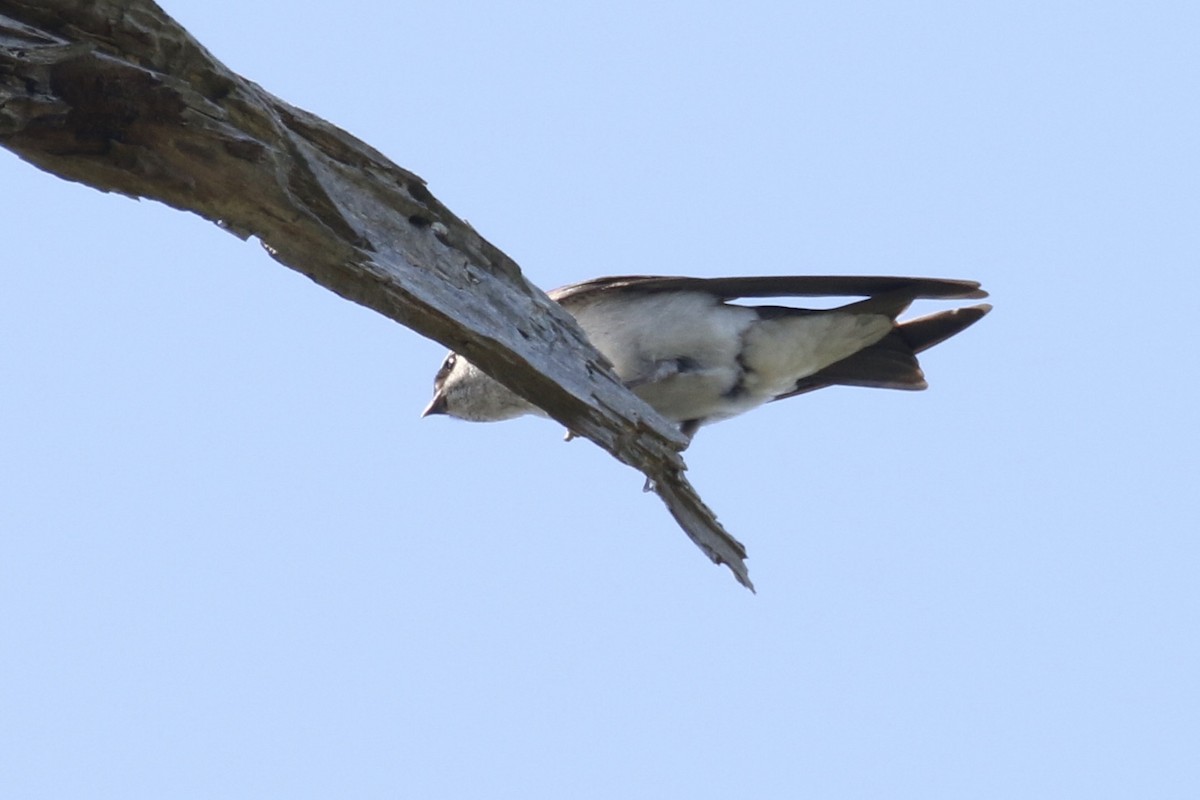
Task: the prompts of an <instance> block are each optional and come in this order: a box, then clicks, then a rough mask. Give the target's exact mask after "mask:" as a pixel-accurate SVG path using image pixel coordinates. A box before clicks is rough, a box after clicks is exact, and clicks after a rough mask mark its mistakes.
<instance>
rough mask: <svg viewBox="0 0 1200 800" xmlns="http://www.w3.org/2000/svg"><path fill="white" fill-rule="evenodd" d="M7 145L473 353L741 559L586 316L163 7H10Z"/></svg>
mask: <svg viewBox="0 0 1200 800" xmlns="http://www.w3.org/2000/svg"><path fill="white" fill-rule="evenodd" d="M0 144H2V145H3V146H5V147H7V148H8V149H10V150H12V151H14V152H15V153H17V154H18V155H19V156H21V158H23V159H25V160H26V161H29V162H30V163H32V164H34V165H36V166H38V167H40V168H41V169H44V170H46V171H47V172H50V173H52V174H54V175H57V176H59V177H61V178H65V179H67V180H72V181H78V182H80V183H83V184H86V185H88V186H91V187H94V188H96V189H100V190H102V191H106V192H119V193H121V194H125V195H130V196H133V197H148V198H153V199H155V200H160V201H162V202H164V203H166V204H168V205H170V206H173V207H175V208H178V209H181V210H185V211H192V212H195V213H197V214H199V215H201V216H202V217H204V218H206V219H209V220H212V221H214V222H216V223H218V224H219V225H221V226H222V227H224V228H225V229H227V230H229V231H230V232H232V233H235V234H236V235H238V236H241V237H242V238H248V237H250V236H257V237H258V238H259V239H260V240H261V241H262V242H263V244H264V245H265V246H266V248H267V250H268V252H269V253H270V254H271V255H272V256H273V257H274V258H276V259H277V260H278V261H280V262H281V263H283V264H285V265H286V266H288V267H291V268H292V269H295V270H297V271H299V272H301V273H303V274H305V275H307V276H309V277H310V278H312V279H313V280H314V281H316V282H317V283H319V284H320V285H322V286H324V287H326V288H327V289H330V290H332V291H334V292H337V293H338V294H340V295H341V296H343V297H345V298H347V299H350V300H353V301H354V302H356V303H360V304H362V305H364V306H366V307H368V308H371V309H374V310H375V311H378V312H379V313H381V314H383V315H384V316H387V317H389V318H391V319H394V320H396V321H397V322H399V323H401V324H403V325H406V326H408V327H410V328H412V329H413V330H415V331H417V332H419V333H421V334H423V335H425V336H428V337H430V338H432V339H435V340H437V341H439V342H441V343H443V344H445V345H446V346H448V347H450V348H453V349H454V350H456V351H458V352H460V353H463V354H464V355H466V356H468V357H469V358H470V359H471V360H472V361H473V362H474V363H476V364H477V365H479V366H480V367H481V368H483V369H484V370H486V371H487V372H489V373H490V374H492V375H493V376H495V377H497V378H498V379H500V380H501V381H502V382H503V383H505V384H506V385H508V386H509V387H510V388H512V389H513V390H514V391H516V392H518V393H519V394H521V395H522V396H524V397H526V398H529V399H531V400H532V401H533V402H535V403H536V404H537V405H539V406H541V407H542V408H544V409H545V410H546V411H547V412H548V413H549V414H550V415H551V416H553V417H554V418H555V419H557V420H558V421H560V422H562V423H563V424H564V425H566V426H567V428H568V429H569V430H571V431H573V432H574V433H575V434H577V435H580V436H585V437H587V438H589V439H591V440H592V441H593V442H595V443H596V444H598V445H600V446H601V447H603V448H604V449H605V450H607V451H608V452H610V453H611V454H612V455H614V456H615V457H616V458H618V459H620V460H621V461H623V462H625V463H626V464H630V465H632V466H633V467H636V468H637V469H639V470H641V471H642V472H643V473H644V474H645V475H646V476H647V477H648V478H649V479H650V481H651V483H652V485H653V486H654V487H655V490H656V491H657V492H658V494H659V495H660V496H661V497H662V498H663V501H664V502H665V503H666V504H667V507H668V508H669V509H670V511H671V513H672V515H673V516H674V517H675V519H676V521H678V523H679V524H680V526H682V527H683V529H684V530H685V531H686V532H687V534H688V535H689V536H690V537H691V538H692V540H693V541H694V542H696V544H697V545H698V546H699V547H700V548H701V550H703V551H704V552H705V554H706V555H708V556H709V558H711V559H712V560H713V561H714V562H716V563H718V564H721V563H724V564H727V565H728V566H729V567H730V569H731V570H732V571H733V573H734V575H735V576H736V577H737V579H738V580H739V581H740V582H741V583H743V584H744V585H746V586H747V587H749V586H750V581H749V578H748V576H747V573H746V566H745V563H744V561H743V559H744V558H745V550H744V548H743V547H742V545H741V544H740V543H739V542H738V541H737V540H736V539H734V538H733V537H732V536H730V535H729V534H728V533H727V532H726V531H725V530H724V529H723V528H722V527H721V526H720V524H719V523H718V522H717V520H716V518H715V517H714V516H713V514H712V512H711V511H709V510H708V508H707V507H705V505H704V504H703V503H702V502H701V501H700V498H699V496H698V495H697V494H696V493H695V491H694V490H693V489H692V487H691V486H690V484H689V483H688V482H687V480H686V479H685V478H684V477H683V470H684V469H685V468H686V467H685V465H684V463H683V460H682V458H681V457H680V455H679V451H681V450H682V449H683V448H684V447H685V446H686V442H685V441H684V440H683V439H682V437H681V436H680V435H679V434H678V433H677V432H676V431H674V430H673V429H672V428H671V427H670V426H669V425H668V424H667V423H666V422H665V421H663V420H662V419H661V418H660V417H658V415H657V414H655V412H654V411H653V410H652V409H650V407H649V406H647V405H645V404H644V403H642V402H641V401H640V400H639V399H638V398H637V397H635V396H634V395H633V394H631V393H630V392H629V391H627V390H626V389H625V388H624V387H623V386H621V384H620V382H619V381H618V380H617V379H616V377H615V376H614V375H613V374H612V372H611V371H610V370H608V369H606V368H605V367H604V366H603V365H602V363H601V362H600V361H599V360H598V354H597V353H596V352H595V351H594V350H593V349H592V348H591V346H590V345H589V344H588V343H587V341H586V339H584V337H583V335H582V333H581V332H580V331H579V329H578V327H577V326H576V325H575V324H574V321H573V320H572V319H571V318H570V317H569V316H568V315H566V314H565V313H564V312H563V311H562V310H561V309H560V308H559V307H558V306H557V305H556V304H554V303H553V302H551V301H550V300H549V299H548V298H547V297H546V296H545V295H544V294H543V293H542V292H540V291H539V290H538V289H537V288H536V287H533V286H532V285H530V284H529V283H528V282H527V281H526V280H525V279H524V277H523V276H522V275H521V272H520V269H519V268H518V267H517V265H516V264H515V263H514V262H513V261H512V260H511V259H510V258H508V256H506V255H505V254H504V253H502V252H501V251H500V250H499V249H497V248H496V247H494V246H493V245H491V244H490V243H489V242H487V241H486V240H484V239H483V237H481V236H480V235H479V234H477V233H476V232H475V231H474V230H473V229H472V228H471V227H470V226H469V225H467V224H466V223H465V222H463V221H462V220H460V219H459V218H458V217H456V216H455V215H454V214H452V213H451V212H450V211H449V210H448V209H446V208H445V207H444V206H443V205H442V204H441V203H439V202H438V201H437V199H436V198H434V197H433V195H431V194H430V193H429V191H428V190H427V189H426V187H425V183H424V181H422V180H421V179H420V178H419V177H417V176H416V175H414V174H412V173H411V172H409V171H407V170H405V169H403V168H401V167H398V166H396V165H395V164H393V163H392V162H391V161H389V160H388V159H387V158H385V157H384V156H383V155H381V154H380V153H378V152H376V151H375V150H374V149H372V148H371V147H369V146H368V145H366V144H364V143H363V142H361V141H359V140H358V139H355V138H354V137H353V136H350V135H349V134H347V133H346V132H345V131H342V130H340V129H338V128H337V127H335V126H333V125H331V124H329V123H328V122H325V121H324V120H322V119H319V118H317V117H315V116H313V115H311V114H309V113H307V112H305V111H303V110H301V109H298V108H295V107H293V106H291V105H288V104H287V103H285V102H283V101H282V100H280V99H278V98H276V97H274V96H272V95H271V94H269V93H267V92H265V91H264V90H263V89H262V88H261V87H259V86H257V85H256V84H254V83H252V82H250V81H248V80H246V79H244V78H242V77H240V76H238V75H236V74H234V73H233V72H231V71H230V70H229V69H227V68H226V67H225V66H224V65H223V64H221V63H220V62H219V61H217V60H216V59H215V58H213V57H212V55H210V54H209V53H208V51H206V50H205V49H204V48H203V47H202V46H201V45H200V44H199V43H198V42H196V41H195V40H194V39H193V38H192V37H191V36H190V35H189V34H188V33H187V31H185V30H184V29H183V28H181V27H180V26H179V25H178V24H177V23H175V21H174V20H172V19H171V18H170V17H168V16H167V15H166V14H165V13H164V12H163V11H162V9H160V8H159V7H158V6H157V5H155V4H154V3H152V2H149V0H0Z"/></svg>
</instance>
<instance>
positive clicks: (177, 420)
mask: <svg viewBox="0 0 1200 800" xmlns="http://www.w3.org/2000/svg"><path fill="white" fill-rule="evenodd" d="M165 7H166V9H167V10H168V12H170V13H171V14H173V15H174V16H176V18H177V19H179V20H180V21H181V22H182V23H183V24H184V25H185V26H187V27H188V28H189V29H190V30H191V31H192V32H193V33H194V34H195V35H196V36H197V38H198V39H199V40H200V41H201V42H203V43H204V44H205V45H206V46H207V47H208V48H209V49H210V50H211V51H212V52H213V53H214V54H215V55H216V56H217V57H219V58H221V59H222V60H224V61H225V62H226V63H227V64H228V65H229V66H230V67H231V68H233V69H234V70H236V71H238V72H240V73H242V74H243V75H246V76H247V77H249V78H250V79H252V80H254V81H256V82H258V83H260V84H261V85H263V86H264V87H265V88H267V89H268V90H270V91H272V92H274V93H275V94H277V95H279V96H280V97H282V98H285V99H287V100H288V101H290V102H292V103H295V104H297V105H300V106H302V107H304V108H307V109H309V110H311V111H313V112H315V113H318V114H320V115H322V116H324V117H325V118H327V119H329V120H331V121H333V122H334V123H336V124H338V125H340V126H342V127H344V128H346V129H347V130H349V131H351V132H352V133H354V134H356V135H357V136H359V137H361V138H362V139H364V140H365V141H367V142H369V143H371V144H372V145H374V146H375V147H377V148H378V149H380V150H381V151H382V152H384V153H385V154H387V155H388V156H389V157H391V158H392V159H394V160H395V161H396V162H397V163H399V164H401V165H403V166H405V167H407V168H409V169H412V170H414V171H415V172H417V173H418V174H420V175H422V176H423V177H424V178H425V179H426V180H428V182H429V185H430V188H431V189H432V191H433V192H434V193H435V194H436V195H437V196H438V197H439V198H440V199H441V200H442V201H444V202H445V203H447V204H448V205H449V206H450V207H451V208H452V209H453V210H454V211H455V212H456V213H458V214H459V215H461V216H463V217H465V218H467V219H468V220H470V221H471V223H472V224H473V225H474V226H475V227H476V228H477V229H478V230H479V231H480V232H481V233H482V234H483V235H485V236H487V237H488V238H489V239H490V240H491V241H493V242H494V243H495V244H497V245H498V246H499V247H501V248H502V249H504V250H505V251H506V252H508V253H509V254H510V255H512V256H513V257H514V258H515V259H516V260H517V261H518V262H519V263H520V264H521V265H522V267H523V269H524V270H525V271H526V273H527V274H528V275H529V276H530V277H531V279H532V280H533V281H534V282H536V283H538V284H539V285H541V286H543V287H546V288H551V287H554V286H558V285H562V284H565V283H570V282H573V281H577V280H582V279H585V278H590V277H594V276H598V275H606V274H618V273H639V272H645V273H663V274H692V275H730V274H739V275H744V274H758V273H763V274H790V273H801V274H805V273H808V274H915V275H929V276H938V277H956V278H972V279H977V280H981V281H983V282H984V285H985V287H986V288H987V289H989V290H990V291H991V293H992V301H993V302H994V303H995V305H996V310H995V311H994V312H993V313H992V315H991V316H990V317H988V318H987V319H986V320H985V321H984V322H983V323H981V324H979V325H978V326H976V327H975V328H972V329H971V330H970V331H968V332H967V333H965V334H963V335H962V336H960V337H958V338H956V339H954V340H953V341H951V342H948V343H946V344H944V345H942V346H940V347H938V348H937V349H936V350H934V351H931V352H929V353H928V354H927V355H926V356H924V357H923V363H924V364H925V367H926V372H927V374H928V377H929V380H930V384H931V388H930V389H929V390H928V391H927V392H924V393H915V394H909V393H898V392H883V391H868V390H853V389H834V390H828V391H824V392H820V393H817V394H813V395H807V396H804V397H801V398H798V399H795V400H789V401H787V402H784V403H778V404H775V405H772V406H770V407H768V408H764V409H761V410H759V411H756V412H755V413H753V414H750V415H748V416H745V417H742V418H738V419H736V420H732V421H729V422H726V423H722V424H720V425H717V426H714V427H712V428H707V429H705V430H703V431H702V432H701V434H700V435H699V436H698V437H697V439H696V441H695V443H694V444H693V446H692V448H691V449H690V450H689V451H688V453H687V460H688V463H689V465H690V467H691V470H690V477H691V479H692V481H693V483H694V484H695V485H696V486H697V487H698V488H699V490H700V492H701V494H702V495H703V497H704V498H705V499H706V501H707V502H708V503H709V504H710V505H711V506H712V507H713V508H714V509H715V510H716V511H717V513H718V514H719V515H720V517H721V519H722V521H723V522H724V523H725V524H726V526H727V527H728V528H729V529H730V530H731V531H732V532H733V533H734V534H735V535H737V536H738V537H739V538H740V539H741V540H742V541H743V542H745V543H746V545H747V546H748V548H749V550H750V556H751V557H750V560H749V566H750V570H751V574H752V576H753V578H754V580H755V582H756V584H757V586H758V588H759V594H758V595H757V596H755V595H751V594H750V593H748V592H746V591H744V590H743V589H741V588H740V587H739V586H738V585H737V584H736V583H735V582H734V581H733V580H732V579H731V578H730V576H729V575H728V574H727V573H726V572H725V571H724V570H719V569H717V568H715V567H713V566H712V565H711V564H709V563H708V562H707V560H705V559H704V557H703V556H702V555H701V554H700V553H699V552H698V551H697V550H696V549H695V548H694V547H693V546H692V545H691V543H690V542H689V541H688V540H687V539H686V537H685V536H684V535H683V534H682V533H681V532H680V531H679V530H678V529H677V528H676V527H675V525H674V523H673V522H672V521H671V519H670V517H669V516H668V514H667V513H666V511H665V510H664V509H663V508H662V506H661V504H660V503H659V502H658V500H657V499H656V498H655V497H654V496H653V495H647V494H643V493H642V492H641V491H640V488H641V483H642V478H641V476H640V475H638V474H637V473H635V472H633V471H631V470H629V469H628V468H626V467H624V466H622V465H620V464H618V463H617V462H615V461H613V460H612V459H611V458H609V457H608V456H607V455H605V454H604V453H603V452H601V451H600V450H599V449H597V448H595V447H594V446H592V445H590V444H589V443H587V442H585V441H575V442H572V443H569V444H564V443H563V442H562V441H561V430H560V429H559V428H558V426H557V425H555V424H553V423H550V422H547V421H544V420H536V419H525V420H519V421H514V422H509V423H503V424H496V425H471V424H467V423H456V422H455V421H452V420H447V419H442V418H439V419H428V420H421V419H419V418H418V413H419V411H420V409H421V408H422V406H423V405H424V403H425V402H426V401H427V399H428V396H429V393H430V389H431V387H430V383H431V380H432V376H433V372H434V370H435V369H436V368H437V366H438V363H439V361H440V359H441V357H442V354H443V348H442V347H441V346H439V345H437V344H435V343H432V342H429V341H426V340H423V339H421V338H420V337H419V336H417V335H416V334H414V333H412V332H411V331H408V330H406V329H405V328H403V327H401V326H398V325H396V324H395V323H392V322H390V321H388V320H386V319H383V318H382V317H379V316H377V315H375V314H373V313H372V312H369V311H367V310H365V309H362V308H359V307H357V306H354V305H352V304H350V303H348V302H346V301H344V300H341V299H340V298H338V297H336V296H334V295H333V294H331V293H329V292H327V291H324V290H323V289H320V288H319V287H317V286H316V285H314V284H312V283H310V282H309V281H307V280H306V279H304V278H302V277H300V276H299V275H297V274H295V273H292V272H290V271H288V270H286V269H284V268H282V267H280V266H279V265H278V264H276V263H275V262H274V261H272V260H271V259H270V258H268V257H267V255H266V254H265V253H264V252H263V251H262V249H261V248H260V247H259V246H258V245H257V244H256V243H254V242H241V241H239V240H237V239H236V238H234V237H232V236H230V235H228V234H226V233H223V232H222V231H220V230H218V229H217V228H216V227H215V226H213V225H211V224H209V223H206V222H204V221H202V220H200V219H199V218H197V217H194V216H190V215H185V214H181V213H179V212H176V211H172V210H170V209H167V208H165V207H162V206H159V205H157V204H155V203H151V202H140V203H138V202H133V201H130V200H128V199H125V198H121V197H116V196H108V195H102V194H100V193H98V192H95V191H93V190H90V189H86V188H83V187H80V186H77V185H73V184H68V183H66V182H63V181H61V180H58V179H55V178H52V177H50V176H48V175H46V174H43V173H41V172H39V171H37V170H35V169H34V168H32V167H30V166H28V165H26V164H24V163H23V162H21V161H19V160H18V159H17V158H16V157H15V156H13V155H11V154H9V153H7V152H6V151H5V152H0V185H3V187H4V191H3V192H0V226H2V230H3V235H4V241H5V261H6V263H5V267H4V275H5V286H4V291H3V292H0V374H3V376H4V381H3V384H4V389H3V391H2V392H0V548H2V550H0V607H2V608H3V609H4V613H3V614H2V615H0V642H2V645H0V747H2V748H3V750H4V752H5V754H6V757H5V759H4V760H3V763H0V782H2V783H3V784H4V785H6V786H7V787H9V788H8V793H9V794H11V796H12V797H21V798H40V797H46V798H61V797H121V798H142V797H145V798H152V797H153V798H158V797H173V798H189V797H263V796H288V797H328V796H335V795H336V796H347V797H351V796H352V797H372V798H373V797H380V798H382V797H389V798H390V797H438V798H474V797H522V798H530V797H533V798H543V797H545V798H561V797H573V798H592V797H595V798H612V797H622V798H662V797H690V798H708V797H714V798H715V797H728V796H731V795H734V794H738V795H745V796H758V797H801V796H805V797H872V798H874V797H901V798H910V797H911V798H923V799H926V800H927V799H928V798H940V797H945V798H961V797H973V798H992V797H995V798H1011V797H1023V798H1042V797H1045V798H1061V797H1090V798H1103V797H1131V796H1143V797H1156V798H1170V797H1181V798H1182V797H1194V796H1196V794H1197V792H1200V767H1198V766H1197V760H1196V758H1195V753H1196V743H1197V741H1198V740H1200V689H1198V688H1197V679H1196V676H1197V675H1200V645H1198V644H1197V637H1196V631H1197V627H1198V624H1200V591H1198V590H1197V583H1196V575H1197V572H1198V570H1200V543H1198V541H1197V527H1198V526H1197V523H1196V518H1197V511H1198V510H1200V509H1198V506H1200V500H1198V496H1200V492H1198V490H1197V478H1198V476H1200V458H1198V457H1197V454H1196V448H1197V438H1198V435H1197V434H1198V432H1200V425H1198V424H1197V412H1196V403H1197V401H1196V389H1197V380H1196V374H1195V373H1196V367H1197V363H1198V359H1197V356H1196V353H1195V349H1194V348H1195V345H1194V338H1195V337H1194V334H1193V325H1194V322H1193V320H1194V317H1195V309H1194V304H1195V298H1196V297H1197V292H1198V290H1200V278H1198V277H1197V275H1198V270H1197V267H1198V266H1200V263H1198V262H1200V225H1198V224H1197V212H1200V190H1198V189H1197V186H1198V185H1200V180H1198V178H1200V175H1198V167H1200V155H1198V152H1200V151H1198V150H1197V147H1196V142H1197V141H1198V140H1200V111H1197V108H1196V103H1195V102H1194V101H1195V97H1196V94H1197V90H1198V89H1200V86H1198V83H1200V81H1198V78H1200V60H1198V59H1197V57H1196V53H1195V41H1196V34H1197V30H1198V28H1200V11H1197V9H1196V7H1195V6H1194V5H1193V4H1185V3H1164V2H1157V3H1156V2H1151V3H1137V4H1135V3H1093V4H1079V3H1065V2H1043V3H1003V4H1000V3H993V4H960V5H953V4H945V3H910V4H903V5H901V4H888V3H843V4H837V5H836V6H835V5H833V4H829V5H828V7H824V8H817V7H805V5H803V4H791V3H786V4H785V3H750V4H746V3H740V4H736V5H735V4H707V3H700V4H696V3H689V4H683V3H664V4H656V5H654V6H652V7H648V6H646V5H645V4H634V3H604V4H573V5H570V6H563V7H558V8H553V9H551V8H545V7H542V4H533V3H517V4H506V5H500V4H496V5H483V6H481V5H479V4H474V3H453V2H445V3H437V4H419V5H416V6H413V5H411V4H401V5H396V4H384V3H375V2H346V3H342V4H341V5H339V6H338V15H337V16H336V17H335V16H331V15H330V14H329V11H328V9H324V8H320V7H316V6H310V7H300V8H296V9H292V10H289V11H288V12H287V13H286V14H281V12H280V10H279V6H278V4H274V3H267V2H263V0H238V2H232V1H230V0H207V1H206V2H204V3H200V2H195V0H175V1H173V2H172V1H168V2H166V3H165ZM937 307H938V306H937V305H936V304H928V305H927V306H923V307H922V308H920V309H917V310H918V311H926V310H932V309H934V308H937Z"/></svg>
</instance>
